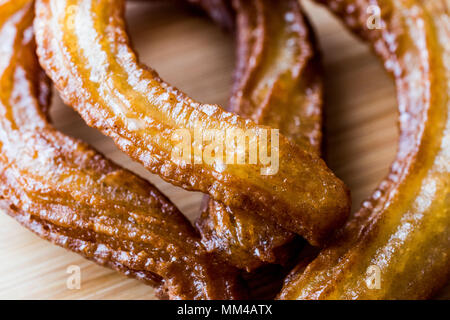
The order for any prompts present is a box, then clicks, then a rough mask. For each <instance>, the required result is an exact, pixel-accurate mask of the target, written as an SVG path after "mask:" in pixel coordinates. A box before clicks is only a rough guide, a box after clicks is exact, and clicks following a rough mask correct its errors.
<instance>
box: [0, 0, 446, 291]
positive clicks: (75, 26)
mask: <svg viewBox="0 0 450 320" xmlns="http://www.w3.org/2000/svg"><path fill="white" fill-rule="evenodd" d="M197 2H200V4H203V6H204V7H205V8H209V10H210V12H211V14H212V16H213V17H214V18H215V19H218V20H219V21H222V22H224V23H226V24H227V25H230V21H234V20H233V18H231V20H230V18H229V17H230V13H226V14H225V13H224V14H223V15H220V14H217V12H221V11H220V10H224V9H220V8H227V9H226V10H230V8H231V10H232V11H230V12H231V16H233V11H236V17H237V18H236V21H237V29H238V39H239V44H240V46H239V48H238V50H240V51H239V54H238V68H237V72H236V85H235V89H234V92H233V98H232V100H231V101H232V102H231V109H232V110H231V111H233V112H236V113H239V114H240V115H242V116H243V117H247V118H250V119H252V120H254V121H251V120H244V119H243V118H241V117H239V116H236V115H234V114H232V113H227V112H224V111H223V110H222V109H220V108H219V107H217V106H211V105H203V104H199V103H197V102H195V101H193V100H192V99H190V98H188V97H187V96H186V95H184V94H183V93H181V92H180V91H178V90H177V89H175V88H173V87H170V86H169V85H167V84H166V83H164V82H163V81H162V80H161V79H160V78H159V77H158V76H157V74H156V73H155V72H154V71H152V70H149V69H146V68H142V67H141V66H140V65H139V64H138V63H137V59H136V55H135V54H134V53H133V51H132V50H131V48H130V47H129V44H128V43H129V42H128V37H127V35H126V33H125V31H124V25H125V24H124V21H123V17H122V14H123V6H124V4H123V1H112V0H109V1H108V0H100V1H98V0H97V1H92V0H78V1H77V0H71V1H68V0H67V1H60V0H38V1H37V2H36V19H35V24H34V31H35V33H36V40H37V52H38V56H39V59H40V63H41V66H42V67H43V68H44V70H45V71H46V73H47V75H49V76H50V78H51V79H52V80H53V82H54V84H55V86H56V88H57V90H58V91H59V93H60V94H61V96H62V97H63V99H64V100H65V102H66V103H67V104H69V105H71V106H72V107H74V108H75V109H76V110H77V111H78V112H79V113H80V114H81V116H82V117H83V118H84V119H85V121H86V122H87V123H88V124H89V125H92V126H94V127H97V128H99V129H100V130H101V131H102V132H103V133H105V134H106V135H109V136H110V137H112V138H113V139H114V141H115V142H116V143H117V145H118V146H119V148H121V149H122V150H123V151H125V152H127V153H128V154H129V155H130V156H132V157H133V158H134V159H135V160H137V161H140V162H141V163H143V164H144V165H145V166H146V167H147V168H148V169H149V170H150V171H152V172H155V173H158V174H159V175H161V176H162V177H163V178H164V179H166V180H167V181H169V182H172V183H174V184H176V185H179V186H182V187H184V188H186V189H189V190H199V191H203V192H205V193H208V194H209V196H210V197H211V200H210V202H209V204H208V205H207V208H206V209H205V212H204V214H202V217H201V218H200V220H199V222H198V224H197V225H198V226H199V229H200V232H201V236H202V237H201V239H200V237H199V236H198V235H197V233H196V231H195V230H194V229H193V228H192V227H191V226H190V224H189V223H188V222H187V221H186V220H185V219H184V217H183V216H182V215H181V214H180V212H179V211H178V210H177V209H176V208H175V207H174V206H173V205H172V204H171V203H170V202H169V201H168V200H167V199H166V198H165V197H164V196H162V195H161V194H160V193H159V192H158V191H157V190H155V188H154V187H152V186H151V185H149V184H148V183H147V182H146V181H143V180H142V179H140V178H138V177H136V176H134V175H133V174H132V173H130V172H128V171H125V170H123V169H120V168H119V167H118V166H116V165H115V164H112V163H111V162H110V161H107V160H106V159H104V158H103V157H102V156H101V155H99V154H98V153H96V152H95V151H94V150H92V149H90V148H89V147H88V146H86V145H85V144H83V143H81V142H79V141H76V140H74V139H71V138H68V137H66V136H64V135H62V134H61V133H59V132H57V131H55V130H54V129H53V128H52V127H51V126H50V125H49V124H48V122H47V111H48V108H47V106H48V102H49V101H48V100H49V99H48V97H49V85H48V82H47V80H46V77H45V76H44V74H43V72H42V71H41V70H40V68H39V65H38V63H37V60H36V57H35V50H36V48H35V46H34V39H33V28H32V27H31V24H32V20H33V13H34V11H33V1H32V0H19V1H5V2H3V3H2V4H1V5H0V24H1V30H2V32H1V33H0V36H1V37H2V39H0V40H1V41H2V53H1V54H2V55H1V62H0V63H1V66H2V67H1V68H0V72H1V75H2V77H1V79H0V81H1V82H0V86H1V92H0V98H1V105H0V107H1V109H2V111H3V117H2V122H1V128H0V132H1V135H0V137H1V138H0V139H1V140H0V142H1V148H2V150H1V153H0V154H1V160H0V165H1V179H2V182H3V183H2V186H1V187H0V188H1V200H0V203H1V205H2V208H4V209H5V210H6V211H7V212H8V213H9V214H10V215H11V216H13V217H14V218H16V219H17V220H18V221H19V222H20V223H22V224H23V225H25V226H26V227H28V228H29V229H31V230H32V231H34V232H35V233H37V234H38V235H40V236H41V237H43V238H45V239H48V240H51V241H53V242H54V243H56V244H59V245H61V246H64V247H66V248H69V249H71V250H73V251H75V252H78V253H80V254H82V255H84V256H85V257H87V258H89V259H92V260H94V261H96V262H98V263H100V264H103V265H107V266H110V267H112V268H114V269H116V270H119V271H121V272H123V273H125V274H127V275H131V276H135V277H137V278H140V279H143V280H145V281H147V282H150V283H151V284H153V285H155V286H156V287H157V288H158V293H159V294H160V296H161V297H168V298H171V299H237V298H245V297H246V290H245V288H244V287H243V286H242V284H241V283H240V281H239V272H238V269H237V268H235V267H233V266H231V265H235V266H236V267H238V268H245V269H247V270H253V269H254V268H256V267H258V266H260V265H261V264H262V263H267V262H270V263H282V262H283V261H285V260H286V256H290V255H291V254H292V253H291V249H292V246H290V245H289V244H290V243H291V242H292V241H294V238H295V237H298V235H300V236H302V237H303V238H304V239H305V240H307V241H308V242H309V243H310V244H312V245H315V246H322V247H324V249H322V250H321V251H320V253H319V254H318V255H317V257H315V256H308V257H306V258H304V259H302V260H301V261H300V263H299V264H298V266H297V267H296V268H294V270H293V271H292V273H291V274H290V275H289V276H288V277H287V279H286V281H285V284H284V287H283V289H282V291H281V293H280V294H279V296H278V297H279V298H281V299H327V298H328V299H356V298H361V299H367V298H369V299H382V298H393V299H396V298H397V299H399V298H403V299H405V298H429V297H431V296H432V295H433V294H435V292H436V291H437V290H438V289H440V287H441V286H442V284H445V282H446V280H447V279H448V277H449V272H450V261H449V259H450V258H449V256H450V255H449V254H450V252H449V251H450V246H449V244H450V243H449V242H450V234H449V233H450V228H449V227H450V212H449V208H450V206H449V204H450V203H449V201H450V196H449V188H450V187H449V183H450V175H449V172H450V167H449V164H450V124H449V120H448V119H449V108H448V106H449V105H448V104H449V100H448V94H449V92H450V90H449V89H450V88H449V85H450V82H449V80H450V79H449V78H450V65H449V61H450V49H449V48H448V45H447V42H448V39H449V37H450V28H449V27H448V26H449V25H450V22H449V19H450V18H449V13H450V12H449V3H448V1H447V0H440V1H432V2H431V1H426V0H408V1H407V0H398V1H395V0H379V1H369V0H367V1H337V0H328V1H326V0H322V1H319V2H323V3H324V4H325V5H327V6H328V7H329V8H330V9H332V10H333V11H335V13H337V15H338V16H339V17H342V18H343V20H344V22H345V23H346V24H347V25H348V26H349V27H350V28H351V29H352V30H354V31H355V32H356V33H357V34H358V35H360V36H362V37H363V38H364V39H366V40H368V41H369V42H371V43H372V45H373V48H374V50H375V52H376V53H377V54H378V55H379V56H380V57H381V58H382V59H383V61H384V62H385V66H386V69H387V70H388V71H390V72H391V73H392V75H393V76H394V79H395V82H396V86H397V90H398V100H399V109H400V127H401V137H400V146H399V153H398V157H397V160H396V161H395V162H394V164H393V166H392V169H391V173H390V174H389V176H388V177H387V179H386V180H385V181H384V182H383V183H382V184H381V185H380V187H379V188H378V189H377V191H376V192H375V193H374V195H373V196H372V197H371V198H370V199H369V200H368V201H366V202H365V203H364V204H363V208H362V209H361V210H360V211H358V212H357V213H356V214H354V215H353V216H351V217H350V219H349V220H348V221H347V222H346V223H345V225H344V226H343V227H342V228H341V226H342V224H343V223H344V222H345V220H346V218H347V213H348V210H349V207H350V206H349V199H348V192H347V190H346V188H345V186H344V185H343V184H342V182H340V181H339V180H338V179H337V178H336V177H335V176H334V175H333V174H332V173H331V172H330V171H329V169H328V168H326V166H325V165H324V163H323V161H321V160H320V158H319V157H318V152H317V150H318V148H317V147H318V145H319V143H320V117H321V111H320V109H321V102H320V100H321V99H320V95H321V90H322V89H321V84H320V77H319V76H318V75H320V73H317V72H316V71H317V70H318V69H317V68H318V67H317V61H316V58H315V57H316V55H315V54H314V50H315V47H314V44H313V42H311V38H312V36H311V34H310V33H311V32H310V28H309V27H308V24H307V22H306V20H304V18H303V15H302V14H301V12H300V9H299V5H298V3H297V1H296V0H292V1H270V0H252V1H238V0H236V1H233V3H232V5H231V4H230V3H228V2H227V1H197ZM216 4H217V6H216ZM369 5H378V6H379V7H380V8H381V9H382V10H381V27H380V28H376V29H369V28H368V24H367V20H368V19H369V13H367V10H366V9H367V7H368V6H369ZM218 10H219V11H218ZM3 31H5V32H3ZM268 39H273V41H275V43H273V44H271V43H267V42H268ZM315 68H316V69H315ZM319 69H320V68H319ZM305 93H308V94H305ZM305 101H306V102H305ZM274 108H277V109H274ZM285 108H287V109H285ZM274 110H276V112H275V111H274ZM289 115H290V116H291V117H289ZM255 121H256V122H261V123H263V124H268V125H274V124H275V125H279V126H281V124H283V127H281V128H280V129H281V131H282V133H283V134H284V135H287V136H289V137H290V138H291V139H292V140H288V139H287V138H285V137H284V136H283V135H280V137H279V151H280V171H279V173H278V174H277V175H275V176H264V177H263V176H261V175H260V174H259V173H260V170H261V167H259V166H257V165H256V166H247V165H246V166H244V168H243V169H242V168H240V167H239V169H238V168H237V167H233V166H229V167H226V168H220V170H219V169H217V168H212V167H207V166H199V167H194V166H186V165H183V164H179V163H178V164H176V163H171V162H170V161H168V160H167V150H169V149H170V144H168V142H167V141H168V137H167V136H166V134H170V133H171V132H172V131H173V130H175V129H177V128H179V127H182V128H185V129H188V130H191V131H195V129H196V126H201V127H202V128H206V129H208V128H221V129H223V128H231V129H254V130H255V131H258V130H260V129H264V128H266V127H263V126H259V125H257V124H256V123H255ZM299 124H300V125H299ZM303 124H305V127H303ZM293 141H295V142H296V143H295V144H294V142H293ZM283 156H284V157H283ZM324 195H325V196H324ZM255 213H256V214H258V215H261V217H262V218H263V219H264V220H261V219H258V218H255V217H256V216H255V217H253V215H254V214H255ZM235 217H236V220H234V218H235ZM235 221H237V222H235ZM256 221H263V223H260V224H258V223H257V222H256ZM243 227H245V228H246V230H245V231H244V233H243V235H244V238H242V237H241V235H240V234H239V232H242V230H241V229H242V228H243ZM228 230H230V232H227V231H228ZM336 230H338V231H337V232H335V231H336ZM241 239H244V241H241ZM266 239H269V241H266V242H265V240H266ZM266 243H267V245H266ZM251 249H253V252H250V253H248V251H249V250H251ZM239 257H242V259H239ZM223 261H227V262H228V263H229V265H228V264H225V263H224V262H223ZM371 267H376V269H377V270H378V273H379V276H380V278H381V284H382V285H381V286H380V287H379V288H376V289H375V290H374V289H373V288H371V286H369V285H367V281H366V278H367V277H366V273H367V270H369V269H370V268H371ZM418 275H420V276H418Z"/></svg>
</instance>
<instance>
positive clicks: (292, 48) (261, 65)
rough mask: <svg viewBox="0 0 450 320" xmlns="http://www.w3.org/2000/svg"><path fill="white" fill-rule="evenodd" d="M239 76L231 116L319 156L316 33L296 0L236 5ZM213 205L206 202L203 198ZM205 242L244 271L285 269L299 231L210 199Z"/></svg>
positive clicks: (201, 224)
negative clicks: (265, 127)
mask: <svg viewBox="0 0 450 320" xmlns="http://www.w3.org/2000/svg"><path fill="white" fill-rule="evenodd" d="M233 7H234V10H235V12H236V16H237V18H236V19H237V28H236V29H237V70H236V72H235V85H234V89H233V94H232V97H231V106H230V111H232V112H234V113H236V114H239V115H241V116H243V117H245V118H249V119H252V120H253V121H255V122H256V123H259V124H264V125H270V126H272V127H274V128H279V129H280V132H281V133H282V134H283V135H285V136H286V137H288V138H290V139H291V140H292V141H293V142H296V143H297V144H298V145H300V146H302V147H303V148H305V149H310V150H311V152H315V153H317V154H319V153H320V145H321V144H320V142H321V138H322V135H321V125H322V91H323V88H322V80H321V68H320V61H319V60H320V59H319V57H320V54H319V53H318V51H317V48H316V47H315V43H314V39H313V30H312V28H311V27H310V25H309V23H308V21H307V20H306V17H305V16H304V14H303V13H302V11H301V8H300V6H299V4H298V2H297V0H288V1H273V0H251V1H248V0H236V1H234V6H233ZM206 201H208V200H206ZM196 225H197V227H198V229H199V230H200V232H201V234H202V242H203V244H204V245H205V246H206V248H207V249H208V250H209V251H214V252H218V253H219V254H220V255H221V256H222V257H224V259H226V260H227V261H229V262H230V263H231V264H233V265H235V266H237V267H239V268H241V269H246V270H247V271H252V270H254V269H255V268H257V267H260V266H261V265H262V264H263V263H281V264H284V263H286V261H287V260H288V259H289V258H290V257H291V256H292V253H293V252H292V251H293V249H298V245H297V246H296V245H292V243H291V242H292V241H294V239H296V241H297V242H299V241H298V240H299V239H297V238H296V236H295V234H294V233H292V232H289V231H287V230H285V229H283V228H282V227H280V226H278V225H276V224H274V223H272V222H271V221H270V220H267V219H263V218H261V217H259V216H258V215H257V214H255V213H254V212H251V211H245V210H239V209H232V208H229V207H226V206H225V205H223V204H221V203H219V202H217V201H213V200H211V201H209V203H208V204H207V205H206V207H205V209H204V210H203V212H202V215H201V217H200V219H199V220H198V221H197V224H196Z"/></svg>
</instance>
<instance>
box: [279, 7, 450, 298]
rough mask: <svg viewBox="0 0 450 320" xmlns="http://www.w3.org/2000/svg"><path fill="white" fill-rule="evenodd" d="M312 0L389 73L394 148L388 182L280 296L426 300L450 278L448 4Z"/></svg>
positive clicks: (295, 275) (290, 280) (290, 279)
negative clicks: (395, 118)
mask: <svg viewBox="0 0 450 320" xmlns="http://www.w3.org/2000/svg"><path fill="white" fill-rule="evenodd" d="M319 2H321V3H323V4H325V5H326V6H327V7H328V8H329V9H330V10H332V11H334V13H336V14H337V16H338V17H340V18H341V19H342V20H343V22H345V23H346V24H347V26H348V27H349V28H350V29H352V30H353V31H354V32H355V33H357V34H358V35H360V36H361V37H362V38H363V39H365V40H367V41H368V42H370V43H371V44H372V46H373V48H374V50H375V52H376V53H377V54H378V55H379V56H380V57H381V59H382V60H383V62H384V66H385V68H386V69H387V70H388V71H389V72H390V73H391V74H392V75H393V77H394V80H395V84H396V87H397V95H398V102H399V112H400V117H399V119H400V120H399V122H400V130H401V133H400V143H399V151H398V155H397V159H396V161H395V162H394V164H393V165H392V168H391V172H390V173H389V176H388V177H387V178H386V180H384V181H383V182H382V183H381V185H380V186H379V188H378V189H377V190H376V191H375V193H374V194H373V196H372V197H371V198H370V199H369V200H367V201H366V202H364V203H363V205H362V208H361V209H360V210H359V211H358V212H357V213H356V214H355V215H354V216H353V217H352V218H351V219H350V220H349V222H348V223H347V224H346V226H345V228H344V229H343V230H342V232H340V233H339V235H338V236H337V237H336V239H335V240H334V241H332V242H331V245H330V246H329V247H328V248H326V249H324V250H323V251H322V252H321V253H320V254H319V256H318V257H317V258H316V259H315V260H314V261H313V262H312V263H311V264H309V265H308V266H306V268H304V266H300V267H299V268H298V269H297V270H295V271H294V272H293V273H292V274H291V275H290V276H289V277H288V278H287V279H286V283H285V286H284V288H283V290H282V292H281V294H280V298H281V299H423V298H429V297H431V296H432V294H433V293H435V292H436V291H437V290H439V289H440V288H441V287H442V286H444V285H445V284H446V283H447V281H448V279H449V277H450V118H449V116H450V105H449V104H450V100H449V94H450V47H449V41H450V3H449V1H448V0H433V1H430V0H420V1H416V0H401V1H394V0H377V1H369V0H363V1H350V0H345V1H337V0H321V1H319ZM370 5H378V6H379V8H380V9H381V15H380V17H373V16H372V14H373V13H374V12H373V11H372V13H370V12H368V10H367V8H368V6H370ZM374 18H379V24H378V26H376V23H375V22H374V21H371V20H373V19H374ZM370 27H375V28H370Z"/></svg>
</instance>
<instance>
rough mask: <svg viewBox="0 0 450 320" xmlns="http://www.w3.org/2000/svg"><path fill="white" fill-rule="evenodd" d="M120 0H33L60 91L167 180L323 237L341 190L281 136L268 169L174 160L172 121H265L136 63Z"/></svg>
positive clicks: (313, 159) (333, 221)
mask: <svg viewBox="0 0 450 320" xmlns="http://www.w3.org/2000/svg"><path fill="white" fill-rule="evenodd" d="M123 6H124V2H123V1H113V0H99V1H92V0H70V1H59V0H58V1H57V0H39V1H37V5H36V12H37V17H36V20H35V27H36V38H37V43H38V56H39V58H40V62H41V65H42V66H43V67H44V69H45V70H46V72H47V74H48V75H50V78H51V79H52V80H53V81H54V83H55V85H56V87H57V89H58V90H59V92H60V93H61V95H62V97H63V99H64V101H65V102H66V103H67V104H68V105H71V106H72V107H73V108H74V109H75V110H77V111H78V112H79V113H80V114H81V116H82V117H83V118H84V120H85V121H86V122H87V123H88V124H89V125H91V126H93V127H96V128H98V129H100V130H101V131H102V132H103V133H104V134H106V135H108V136H110V137H111V138H113V140H114V141H115V142H116V144H117V145H118V147H119V148H120V149H122V150H123V151H124V152H126V153H128V154H129V155H130V156H131V157H132V158H133V159H135V160H137V161H139V162H141V163H142V164H143V165H144V166H145V167H146V168H147V169H149V170H150V171H151V172H153V173H156V174H159V175H160V176H161V177H162V178H163V179H165V180H166V181H169V182H171V183H173V184H175V185H178V186H181V187H183V188H185V189H188V190H197V191H202V192H204V193H208V194H209V195H210V196H211V198H212V199H214V200H216V201H219V202H221V203H224V204H225V205H227V206H229V207H231V208H240V209H243V210H246V211H255V212H257V213H258V214H259V215H261V216H262V217H265V218H267V219H270V220H272V221H274V222H275V223H278V224H279V225H281V226H283V227H284V228H285V229H287V230H289V231H292V232H295V233H297V234H299V235H301V236H303V237H304V238H305V239H307V240H308V241H309V242H310V243H311V244H314V245H319V244H323V243H324V242H325V240H326V239H327V238H328V237H329V235H330V234H331V233H332V232H333V231H334V230H335V229H336V228H338V227H339V226H340V225H342V224H343V223H344V221H345V220H346V217H347V214H348V211H349V209H350V199H349V193H348V190H347V188H346V187H345V186H344V184H343V183H342V182H341V181H340V180H339V179H338V178H336V177H335V176H334V174H333V173H332V172H331V171H330V170H329V169H328V168H327V167H326V165H325V164H324V162H323V161H322V160H321V159H320V158H319V157H318V156H317V155H315V154H312V153H309V152H306V151H305V150H302V149H301V148H300V147H298V146H297V145H295V144H294V143H292V142H290V141H289V140H288V139H287V138H285V137H284V136H282V135H280V137H279V148H278V149H277V150H278V151H279V160H280V163H279V172H278V174H275V175H261V169H263V166H262V165H260V164H258V165H226V166H220V168H217V166H212V165H206V164H204V163H203V164H199V165H197V164H195V165H191V164H186V163H181V162H179V161H178V162H177V161H173V159H172V158H171V151H172V149H173V148H174V146H175V145H176V144H175V145H174V142H173V141H171V139H172V137H173V134H174V133H176V130H177V129H186V130H188V131H189V132H190V134H191V137H194V131H195V130H197V129H198V130H209V129H212V130H214V129H220V130H227V129H230V130H234V129H238V130H243V131H247V130H252V129H253V130H256V131H260V130H261V131H264V130H265V129H267V127H263V126H258V125H256V124H255V123H254V122H252V121H250V120H244V119H243V118H241V117H239V116H236V115H233V114H231V113H228V112H225V111H223V110H222V109H221V108H220V107H218V106H215V105H207V104H200V103H197V102H195V101H193V100H192V99H190V98H188V97H187V96H186V95H185V94H184V93H182V92H180V91H179V90H177V89H175V88H173V87H171V86H169V85H168V84H166V83H165V82H164V81H162V80H161V79H160V78H159V77H158V75H157V74H156V72H154V71H153V70H150V69H148V68H145V67H142V66H141V65H139V63H138V62H137V58H136V55H135V53H134V52H133V51H132V49H131V48H130V46H129V40H128V36H127V34H126V32H125V28H124V24H125V23H124V20H123V17H122V15H123ZM247 147H248V146H247ZM248 151H249V150H248V148H247V152H246V154H247V153H248Z"/></svg>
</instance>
